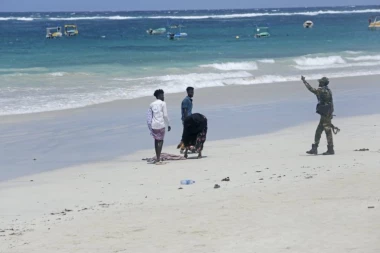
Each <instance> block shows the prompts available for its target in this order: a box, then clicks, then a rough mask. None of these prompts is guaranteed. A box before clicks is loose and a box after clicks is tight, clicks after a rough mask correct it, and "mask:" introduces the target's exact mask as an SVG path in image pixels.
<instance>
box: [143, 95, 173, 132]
mask: <svg viewBox="0 0 380 253" xmlns="http://www.w3.org/2000/svg"><path fill="white" fill-rule="evenodd" d="M150 113H151V115H152V116H151V120H152V121H151V124H149V123H150V122H149V117H150V115H149V114H150ZM165 123H166V125H167V126H169V125H170V122H169V116H168V110H167V108H166V103H165V102H164V101H162V100H160V99H157V100H156V101H154V102H153V103H151V104H150V106H149V111H148V126H149V125H151V127H152V129H162V128H165Z"/></svg>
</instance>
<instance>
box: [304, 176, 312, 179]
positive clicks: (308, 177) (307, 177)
mask: <svg viewBox="0 0 380 253" xmlns="http://www.w3.org/2000/svg"><path fill="white" fill-rule="evenodd" d="M310 178H313V176H306V177H305V179H310Z"/></svg>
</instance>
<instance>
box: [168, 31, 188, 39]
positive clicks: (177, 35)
mask: <svg viewBox="0 0 380 253" xmlns="http://www.w3.org/2000/svg"><path fill="white" fill-rule="evenodd" d="M167 37H168V38H169V39H171V40H174V39H181V38H185V37H187V33H182V32H178V33H170V32H169V33H168V34H167Z"/></svg>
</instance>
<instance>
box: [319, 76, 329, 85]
mask: <svg viewBox="0 0 380 253" xmlns="http://www.w3.org/2000/svg"><path fill="white" fill-rule="evenodd" d="M318 82H319V87H324V86H327V85H329V83H330V81H329V79H328V78H327V77H322V78H321V79H319V80H318Z"/></svg>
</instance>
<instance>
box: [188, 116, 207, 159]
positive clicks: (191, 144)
mask: <svg viewBox="0 0 380 253" xmlns="http://www.w3.org/2000/svg"><path fill="white" fill-rule="evenodd" d="M207 130H208V127H207V118H206V117H205V116H204V115H202V114H200V113H194V114H192V115H190V116H187V117H186V118H185V119H184V120H183V133H182V141H183V144H184V146H185V158H187V153H188V150H189V149H190V150H194V151H195V152H197V153H198V158H202V150H203V145H204V143H205V142H206V135H207Z"/></svg>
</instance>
